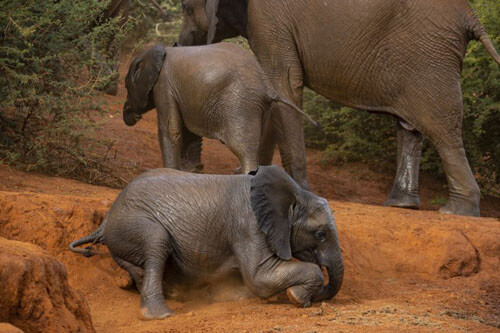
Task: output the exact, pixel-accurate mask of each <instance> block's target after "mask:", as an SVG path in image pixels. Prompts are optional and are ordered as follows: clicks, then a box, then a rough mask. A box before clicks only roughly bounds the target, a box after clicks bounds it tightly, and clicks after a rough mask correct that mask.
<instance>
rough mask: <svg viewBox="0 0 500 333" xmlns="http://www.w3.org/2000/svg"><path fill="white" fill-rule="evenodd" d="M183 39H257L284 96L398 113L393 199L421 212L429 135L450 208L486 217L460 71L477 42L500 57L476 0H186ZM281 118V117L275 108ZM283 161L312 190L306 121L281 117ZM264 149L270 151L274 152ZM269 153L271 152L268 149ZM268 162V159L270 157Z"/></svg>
mask: <svg viewBox="0 0 500 333" xmlns="http://www.w3.org/2000/svg"><path fill="white" fill-rule="evenodd" d="M182 3H183V7H184V25H183V28H182V31H181V33H180V36H179V42H180V44H182V45H196V44H206V43H216V42H219V41H221V40H223V39H225V38H229V37H234V36H237V35H242V36H244V37H246V38H248V41H249V44H250V47H251V48H252V50H253V51H254V53H255V54H256V56H257V58H258V60H259V62H260V64H261V65H262V67H263V69H264V71H265V72H266V74H267V76H268V77H269V78H270V79H271V82H272V84H273V85H274V86H275V87H276V89H278V91H279V93H280V94H281V95H283V96H284V97H285V98H287V99H289V100H291V101H293V102H294V103H296V105H299V106H300V105H301V104H302V90H303V87H304V86H307V87H309V88H311V89H313V90H314V91H316V92H318V93H320V94H322V95H324V96H326V97H328V98H329V99H331V100H333V101H335V102H338V103H341V104H344V105H346V106H349V107H353V108H357V109H362V110H367V111H373V112H382V113H387V114H390V115H393V116H395V117H396V118H397V119H398V146H399V147H398V168H397V174H396V178H395V181H394V186H393V191H392V193H391V195H390V197H389V200H388V201H387V202H386V204H387V205H390V206H397V207H407V208H418V206H419V198H418V170H419V163H420V155H421V149H422V140H423V136H426V137H427V138H429V139H430V140H431V141H432V143H433V144H434V145H435V147H436V148H437V150H438V152H439V155H440V157H441V160H442V163H443V167H444V170H445V172H446V176H447V179H448V186H449V194H450V195H449V199H448V202H447V203H446V205H445V206H444V207H442V208H441V210H440V211H441V212H443V213H450V214H461V215H474V216H478V215H479V198H480V192H479V187H478V186H477V183H476V181H475V179H474V176H473V174H472V172H471V169H470V167H469V163H468V161H467V158H466V156H465V151H464V148H463V143H462V117H463V105H462V92H461V88H460V71H461V68H462V60H463V57H464V54H465V51H466V48H467V44H468V41H469V40H471V39H475V40H480V41H481V42H482V44H483V45H484V46H485V48H486V49H487V51H488V52H489V53H490V54H491V55H492V56H493V57H494V58H495V60H496V62H497V63H500V56H499V55H498V53H497V52H496V51H495V49H494V47H493V45H492V43H491V41H490V39H489V38H488V36H487V34H486V32H485V31H484V28H483V27H482V25H481V23H480V22H479V21H478V20H477V18H476V17H475V15H474V13H473V10H472V8H471V7H470V4H469V3H468V1H467V0H443V1H435V0H408V1H400V0H372V1H364V0H352V1H347V0H308V1H303V0H286V1H268V0H249V1H245V0H183V1H182ZM273 116H274V114H273ZM276 116H277V117H280V119H279V120H278V121H279V122H280V123H281V126H282V127H283V131H282V135H283V136H284V137H280V136H279V135H278V137H277V138H273V137H272V136H270V137H266V138H264V139H263V141H264V143H263V151H264V152H265V156H266V157H261V163H265V162H269V161H270V158H271V156H272V149H273V146H274V143H275V141H276V140H278V145H279V146H280V150H281V154H282V160H283V165H284V166H285V168H286V170H287V171H288V172H289V173H290V175H292V177H293V178H294V179H295V180H297V182H299V183H300V184H301V185H302V186H304V187H307V182H306V159H305V146H304V137H303V131H302V126H301V125H302V122H301V119H299V118H298V117H296V116H295V115H293V114H287V115H284V114H282V113H279V112H278V113H277V114H276ZM265 147H267V148H268V149H267V150H266V149H265ZM266 152H267V153H266ZM266 158H267V159H268V161H266Z"/></svg>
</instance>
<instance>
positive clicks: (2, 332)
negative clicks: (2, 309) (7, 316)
mask: <svg viewBox="0 0 500 333" xmlns="http://www.w3.org/2000/svg"><path fill="white" fill-rule="evenodd" d="M0 333H23V331H22V330H20V329H19V328H17V327H15V326H13V325H11V324H9V323H0Z"/></svg>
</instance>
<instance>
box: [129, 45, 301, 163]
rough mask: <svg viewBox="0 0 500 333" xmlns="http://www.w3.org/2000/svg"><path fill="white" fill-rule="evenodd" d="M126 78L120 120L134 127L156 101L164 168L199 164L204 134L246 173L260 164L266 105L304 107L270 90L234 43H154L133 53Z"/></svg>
mask: <svg viewBox="0 0 500 333" xmlns="http://www.w3.org/2000/svg"><path fill="white" fill-rule="evenodd" d="M125 82H126V86H127V91H128V96H127V101H126V103H125V106H124V109H123V119H124V121H125V123H126V124H127V125H129V126H133V125H135V124H136V122H137V121H138V120H139V119H140V118H141V115H142V114H143V113H145V112H147V111H149V110H151V109H152V108H154V107H155V106H156V109H157V111H158V135H159V140H160V147H161V153H162V158H163V166H164V167H166V168H173V169H177V170H180V169H181V168H182V169H184V170H186V169H187V170H190V169H189V166H193V165H194V166H195V167H196V166H197V165H201V163H200V155H201V137H209V138H213V139H218V140H220V141H222V142H224V143H225V144H226V145H227V146H228V147H229V149H230V150H231V151H232V152H233V153H234V154H235V155H236V156H237V157H238V159H239V160H240V162H241V166H242V172H243V173H249V172H250V171H253V170H255V169H256V168H257V166H258V162H259V160H258V157H259V147H260V140H261V129H262V127H263V126H264V124H265V123H266V121H268V118H269V113H270V112H271V108H276V109H277V110H279V109H280V108H285V109H288V110H287V111H285V112H293V113H295V112H297V113H302V111H301V110H299V109H298V108H297V107H296V106H295V105H294V104H293V103H291V102H287V101H286V100H284V99H283V98H281V97H280V96H279V95H278V94H277V93H276V91H275V90H274V89H273V88H272V86H271V85H270V84H269V82H267V80H266V78H265V75H264V72H263V71H262V69H261V67H260V65H259V63H258V62H257V60H256V59H255V57H254V56H253V55H252V54H251V53H250V52H248V51H246V50H244V49H243V48H241V47H239V46H237V45H234V44H228V43H220V44H216V45H208V46H197V47H167V48H165V47H163V46H162V45H156V46H154V47H153V48H151V49H149V50H147V51H145V52H144V53H143V54H141V55H140V56H139V57H137V58H135V59H134V61H133V62H132V63H131V65H130V69H129V72H128V74H127V78H126V80H125ZM276 130H277V131H278V130H279V128H276ZM186 165H187V166H188V167H186ZM200 168H201V167H199V168H198V169H200ZM190 171H191V170H190Z"/></svg>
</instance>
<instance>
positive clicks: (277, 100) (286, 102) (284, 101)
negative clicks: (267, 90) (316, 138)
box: [273, 96, 321, 129]
mask: <svg viewBox="0 0 500 333" xmlns="http://www.w3.org/2000/svg"><path fill="white" fill-rule="evenodd" d="M273 102H275V103H281V104H284V105H285V106H288V107H289V108H291V109H293V110H294V111H296V112H298V113H300V114H301V115H302V116H303V117H304V118H306V119H307V120H308V121H309V122H310V123H311V124H313V126H314V127H316V128H318V129H319V128H321V126H320V124H319V123H318V122H317V121H315V120H314V119H312V118H311V116H310V115H308V114H307V113H305V112H304V111H302V110H301V109H300V108H299V107H297V105H295V104H293V103H292V102H290V101H289V100H287V99H286V98H284V97H281V96H277V97H275V98H274V99H273Z"/></svg>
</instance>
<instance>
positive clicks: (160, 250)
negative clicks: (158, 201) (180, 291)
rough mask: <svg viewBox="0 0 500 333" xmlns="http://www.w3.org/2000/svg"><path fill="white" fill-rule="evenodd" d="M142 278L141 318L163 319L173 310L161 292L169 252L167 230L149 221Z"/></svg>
mask: <svg viewBox="0 0 500 333" xmlns="http://www.w3.org/2000/svg"><path fill="white" fill-rule="evenodd" d="M142 237H144V239H145V240H146V239H147V241H146V242H145V247H146V248H145V249H144V255H145V262H144V279H143V282H142V286H141V289H140V292H141V319H145V320H152V319H163V318H166V317H168V316H171V315H172V313H173V311H172V310H171V309H170V308H169V307H168V306H167V304H166V303H165V296H164V294H163V285H162V280H163V273H164V270H165V264H166V262H167V258H168V255H169V252H170V244H169V237H168V233H167V231H166V230H165V229H164V228H163V227H162V226H161V225H158V224H156V223H151V224H150V225H149V228H148V230H147V231H146V230H145V234H144V235H142Z"/></svg>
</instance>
